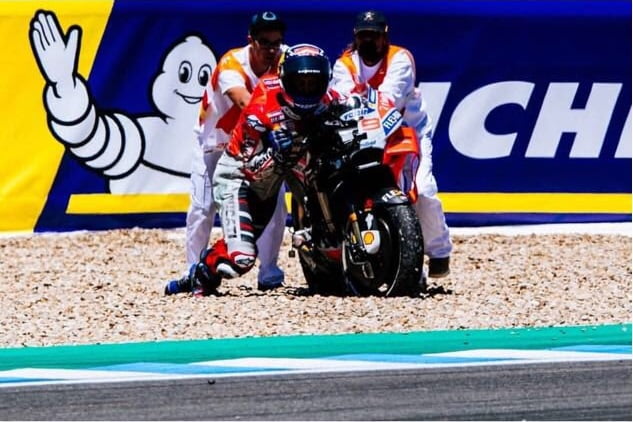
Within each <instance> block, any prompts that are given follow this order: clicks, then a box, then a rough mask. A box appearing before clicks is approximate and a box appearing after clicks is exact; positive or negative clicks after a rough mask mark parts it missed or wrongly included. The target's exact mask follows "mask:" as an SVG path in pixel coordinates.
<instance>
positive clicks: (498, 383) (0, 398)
mask: <svg viewBox="0 0 633 422" xmlns="http://www.w3.org/2000/svg"><path fill="white" fill-rule="evenodd" d="M0 417H1V418H2V419H3V420H233V419H243V420H628V421H630V420H631V361H630V360H629V361H626V360H621V361H606V362H603V361H599V362H573V363H566V362H559V363H544V364H520V365H519V364H517V365H503V366H477V367H467V368H437V369H436V368H426V369H420V370H400V371H367V372H356V373H353V372H352V373H340V372H339V373H329V374H327V373H326V374H300V375H273V376H245V377H233V378H219V379H213V378H208V379H200V378H198V379H193V380H192V379H189V380H179V381H150V382H127V383H108V384H72V385H53V386H51V385H49V386H35V387H12V388H5V389H2V390H0Z"/></svg>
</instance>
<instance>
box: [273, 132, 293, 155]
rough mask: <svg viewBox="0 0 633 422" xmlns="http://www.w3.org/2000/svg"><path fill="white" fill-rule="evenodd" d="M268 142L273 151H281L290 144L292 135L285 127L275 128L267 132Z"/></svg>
mask: <svg viewBox="0 0 633 422" xmlns="http://www.w3.org/2000/svg"><path fill="white" fill-rule="evenodd" d="M268 142H269V143H270V146H271V147H272V148H273V152H274V153H283V152H284V151H287V150H288V149H290V147H291V146H292V135H291V134H290V132H288V131H287V130H286V129H275V130H271V131H270V132H268Z"/></svg>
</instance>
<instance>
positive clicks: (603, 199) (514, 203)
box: [66, 192, 631, 214]
mask: <svg viewBox="0 0 633 422" xmlns="http://www.w3.org/2000/svg"><path fill="white" fill-rule="evenodd" d="M439 197H440V199H441V200H442V203H443V205H444V212H452V213H552V214H559V213H560V214H582V213H585V214H630V213H631V194H619V193H489V192H485V193H441V194H439ZM286 206H287V207H288V209H290V194H289V193H287V194H286ZM188 207H189V195H188V194H169V195H166V194H134V195H111V194H81V195H77V194H76V195H72V196H71V198H70V202H69V203H68V208H67V210H66V212H67V213H68V214H129V213H161V212H186V211H187V208H188Z"/></svg>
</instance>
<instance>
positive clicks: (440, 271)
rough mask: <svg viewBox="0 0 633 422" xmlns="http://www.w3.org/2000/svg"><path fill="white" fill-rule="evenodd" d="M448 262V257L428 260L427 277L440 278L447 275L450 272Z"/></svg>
mask: <svg viewBox="0 0 633 422" xmlns="http://www.w3.org/2000/svg"><path fill="white" fill-rule="evenodd" d="M449 261H450V258H449V257H446V258H431V259H429V277H432V278H442V277H446V276H447V275H449V274H450V272H451V269H450V266H449Z"/></svg>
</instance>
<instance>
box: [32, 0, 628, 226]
mask: <svg viewBox="0 0 633 422" xmlns="http://www.w3.org/2000/svg"><path fill="white" fill-rule="evenodd" d="M268 9H272V10H274V11H275V12H278V13H279V14H280V15H281V16H282V18H284V19H285V20H286V22H287V26H288V31H287V34H286V42H287V43H288V44H295V43H300V42H309V43H313V44H317V45H319V46H320V47H322V48H323V49H324V50H325V51H326V52H327V53H328V55H329V56H330V58H331V60H332V62H333V61H334V60H335V59H336V58H337V57H338V56H339V54H340V53H341V52H342V51H343V50H344V48H345V47H346V46H347V44H348V43H349V42H351V36H352V26H353V23H354V17H355V15H356V14H357V13H358V12H359V11H362V10H367V9H379V10H381V11H383V12H384V13H385V15H386V16H387V19H388V21H389V34H390V38H391V41H392V43H393V44H397V45H401V46H404V47H406V48H408V49H409V50H410V51H411V52H412V53H413V56H414V58H415V59H416V64H417V77H418V83H419V84H420V87H421V88H422V90H423V95H424V96H425V98H426V100H427V102H428V106H429V113H430V114H431V117H432V118H433V119H434V122H435V133H434V149H433V162H434V173H435V177H436V179H437V181H438V187H439V190H440V195H441V193H470V194H477V193H482V194H484V193H488V192H496V193H578V194H594V193H602V194H630V193H631V90H632V86H631V80H632V77H631V61H632V58H631V51H632V47H631V2H630V1H623V0H605V1H582V0H578V1H568V0H551V1H547V2H545V1H543V2H541V1H532V0H508V1H465V0H464V1H454V0H453V1H449V0H444V1H439V0H438V1H435V0H426V1H397V0H390V1H362V2H361V1H345V2H340V1H331V0H321V1H277V2H272V3H271V2H258V1H252V2H243V3H239V2H229V1H213V2H211V1H209V2H205V1H198V0H195V1H194V0H191V1H185V0H180V1H161V0H154V1H150V0H116V1H115V2H114V7H113V9H112V12H111V15H110V17H109V20H108V23H107V26H106V29H105V32H104V34H103V37H102V40H101V44H100V46H99V49H98V52H97V55H96V58H95V62H94V65H93V68H92V71H91V74H90V75H81V76H82V77H83V78H84V79H85V80H86V85H87V87H88V91H89V98H90V101H91V103H92V104H94V106H95V110H96V113H97V115H98V116H101V118H102V119H103V122H104V123H103V126H104V127H105V128H106V129H104V133H105V135H103V136H105V139H106V145H105V146H103V147H102V148H103V149H104V150H105V149H107V145H108V143H107V142H108V139H109V138H108V136H109V137H116V139H117V140H116V142H120V143H121V144H123V145H126V146H127V145H136V144H135V142H136V140H137V139H141V140H142V141H139V145H141V146H140V147H138V148H137V149H139V152H138V153H139V154H140V155H139V158H138V161H137V162H136V163H135V164H134V165H131V166H130V168H129V169H128V170H120V171H119V172H116V171H114V170H112V171H110V170H109V169H108V168H105V169H104V167H103V166H101V167H99V166H98V165H97V164H96V163H95V162H96V159H95V160H92V161H90V160H86V159H85V158H84V159H82V160H77V158H76V155H77V154H75V153H73V152H72V151H67V152H66V154H65V156H64V159H63V160H62V163H61V165H60V168H59V171H58V174H57V177H56V179H55V182H54V183H53V187H52V188H51V191H50V193H49V198H48V201H47V203H46V205H45V207H44V210H43V212H42V214H41V216H40V219H39V222H38V224H37V227H36V231H47V230H55V231H58V230H74V229H106V228H114V227H132V226H141V227H174V226H182V225H184V213H183V212H163V213H141V214H138V213H117V214H108V213H105V214H104V213H99V214H96V213H95V214H90V213H87V214H72V213H69V212H68V210H67V209H68V203H69V200H70V197H71V196H73V195H82V194H99V193H105V194H108V193H112V194H118V193H121V194H129V193H148V192H149V193H184V194H186V193H187V192H188V179H187V172H188V168H187V167H186V166H183V165H181V164H174V165H172V164H171V163H170V162H169V160H168V159H167V158H165V157H161V156H159V155H155V156H153V157H150V156H149V155H148V154H153V153H154V152H155V150H156V149H158V148H163V149H166V148H171V151H172V155H174V154H177V153H178V150H180V149H182V150H186V149H187V148H190V145H191V140H190V139H188V138H189V137H190V136H192V134H191V133H190V132H188V131H187V130H185V129H182V130H180V131H178V130H172V129H174V127H175V126H179V127H181V128H187V127H192V125H193V121H194V119H195V118H196V116H197V111H196V107H197V106H195V107H190V108H189V109H188V110H189V111H187V113H190V114H189V115H190V116H191V122H188V121H187V122H184V123H183V122H179V121H177V117H176V112H172V111H170V110H168V109H167V108H169V107H170V106H171V105H173V104H172V103H173V102H174V101H176V100H172V99H169V98H167V97H165V96H163V95H162V94H160V93H158V94H157V87H158V85H159V83H160V81H161V78H163V75H169V72H170V71H172V70H173V69H170V68H169V67H168V66H169V65H170V63H171V61H173V60H172V58H171V57H172V53H176V52H177V51H179V49H181V48H184V47H186V48H187V52H188V54H192V55H193V56H192V57H187V55H186V54H185V55H184V56H182V55H181V56H179V57H181V58H182V57H184V59H181V60H180V61H179V62H178V63H180V64H182V63H183V62H185V61H191V60H194V61H195V59H196V58H198V59H201V58H202V57H203V53H204V54H209V51H210V52H211V53H212V55H213V56H214V57H215V59H219V58H220V57H221V56H222V54H224V52H226V51H227V50H229V49H230V48H235V47H239V46H242V45H245V44H246V42H247V38H246V37H247V30H248V24H249V21H250V17H251V16H252V15H253V14H254V13H256V12H258V11H261V10H268ZM198 52H200V53H198ZM178 63H176V64H175V65H172V66H174V69H176V68H178ZM194 64H195V63H194ZM178 69H180V70H182V69H181V68H178ZM199 69H200V71H198V68H194V69H193V72H194V76H193V78H192V81H193V82H191V83H194V84H195V82H196V81H197V83H198V84H199V88H200V91H201V87H202V86H204V84H205V83H206V82H207V80H206V79H204V73H203V72H202V67H199ZM176 74H177V75H180V76H182V73H176ZM180 76H177V77H180ZM196 78H197V79H196ZM182 81H183V80H182V79H181V82H182ZM183 83H184V82H183ZM188 83H189V82H188ZM169 92H171V91H169ZM166 107H167V108H166ZM179 113H180V111H179ZM163 126H164V127H163ZM116 128H118V129H116ZM115 129H116V130H115ZM52 130H55V128H52ZM95 132H96V133H98V130H97V129H95ZM60 133H61V132H60ZM56 136H57V137H59V136H61V135H56ZM162 138H165V139H162ZM178 138H182V139H178ZM161 143H162V146H160V145H161ZM177 144H180V145H181V147H178V148H174V146H173V145H177ZM130 148H132V147H130ZM121 154H122V155H124V154H127V152H121ZM187 157H188V156H187V155H186V154H185V157H184V158H181V159H180V160H181V162H186V161H187V159H188V158H187ZM171 158H173V157H171ZM115 167H116V166H115ZM119 167H121V166H119ZM141 168H143V169H144V171H145V172H146V173H144V175H139V176H138V177H139V178H143V177H144V178H146V180H149V179H151V177H150V178H148V176H147V175H148V174H151V172H152V171H153V172H155V174H157V175H158V176H157V177H158V178H159V179H160V178H161V177H165V180H167V179H169V180H167V181H166V182H165V184H164V185H162V186H165V190H164V191H161V190H160V186H161V185H160V184H158V186H159V188H158V189H154V190H147V191H143V188H142V187H140V188H138V189H137V191H135V190H134V189H133V188H131V186H136V187H139V186H141V185H140V184H138V183H134V182H129V183H128V182H127V181H126V180H128V179H129V178H130V177H135V175H134V173H135V172H137V171H138V170H139V169H141ZM115 170H118V168H115ZM484 200H485V196H482V201H484ZM616 202H617V201H616ZM616 202H614V206H613V211H612V212H607V213H602V212H601V213H594V212H591V211H590V210H589V211H587V209H585V208H583V209H579V210H578V211H577V212H574V213H572V214H570V213H569V212H568V210H565V211H562V212H557V211H556V206H555V205H552V210H551V212H550V211H546V212H542V213H541V212H534V210H530V209H526V210H525V211H524V213H522V212H521V211H519V212H511V213H510V212H503V205H504V204H500V205H501V208H500V212H499V213H490V212H478V210H477V209H450V208H449V209H446V210H445V211H446V212H447V218H448V223H449V225H489V224H517V223H525V222H530V223H538V222H540V223H543V222H561V221H569V222H571V221H574V222H578V221H625V220H627V221H628V220H630V219H631V214H630V196H629V197H628V202H629V205H628V207H627V206H626V204H625V206H624V209H623V206H622V203H621V202H618V203H616ZM510 208H511V209H512V210H514V209H515V208H512V207H510ZM627 208H628V209H627ZM183 211H184V210H183Z"/></svg>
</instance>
